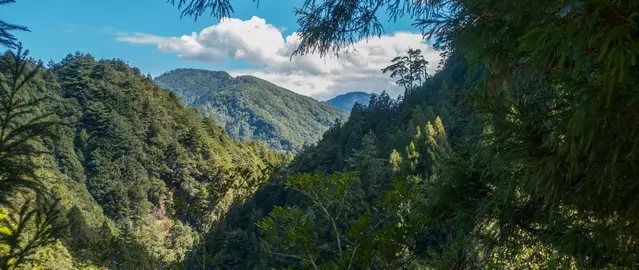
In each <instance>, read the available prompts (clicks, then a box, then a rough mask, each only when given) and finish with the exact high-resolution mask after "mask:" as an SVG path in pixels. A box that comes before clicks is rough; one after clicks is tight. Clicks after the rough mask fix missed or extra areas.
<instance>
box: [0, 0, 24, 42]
mask: <svg viewBox="0 0 639 270" xmlns="http://www.w3.org/2000/svg"><path fill="white" fill-rule="evenodd" d="M15 2H16V1H15V0H0V6H1V5H6V4H11V3H15ZM11 31H29V29H28V28H27V27H25V26H21V25H16V24H11V23H8V22H5V21H3V20H0V45H2V46H5V47H7V48H9V49H15V48H16V47H18V43H17V42H18V40H17V39H16V37H15V36H13V34H11V33H10V32H11Z"/></svg>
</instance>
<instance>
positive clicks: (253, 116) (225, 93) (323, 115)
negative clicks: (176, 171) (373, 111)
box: [154, 69, 347, 152]
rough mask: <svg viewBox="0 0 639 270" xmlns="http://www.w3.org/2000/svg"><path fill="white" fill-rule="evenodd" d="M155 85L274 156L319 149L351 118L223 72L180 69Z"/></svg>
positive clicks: (265, 84)
mask: <svg viewBox="0 0 639 270" xmlns="http://www.w3.org/2000/svg"><path fill="white" fill-rule="evenodd" d="M154 81H155V82H156V83H157V84H158V85H160V86H162V87H165V88H169V89H171V90H173V92H175V93H176V94H177V95H178V96H179V97H180V100H182V102H183V103H184V104H186V105H190V106H193V107H196V108H198V109H199V110H200V112H202V114H203V115H205V116H209V117H212V118H214V119H216V120H217V122H218V123H220V125H222V126H223V127H224V128H225V129H226V132H227V133H228V134H229V135H230V136H231V137H232V138H234V139H236V140H242V141H249V140H256V141H261V142H264V143H266V145H267V146H268V147H269V148H271V149H273V150H276V151H291V152H297V151H299V150H300V149H301V148H302V147H303V146H304V145H311V144H314V143H316V142H317V141H318V140H319V139H320V136H321V134H322V133H324V131H326V130H327V129H328V128H329V127H330V126H331V125H332V124H333V123H335V120H338V119H339V120H345V119H346V116H347V114H346V113H344V112H342V111H339V110H337V109H336V108H333V107H332V106H329V105H327V104H323V103H320V102H319V101H317V100H315V99H313V98H310V97H307V96H302V95H300V94H297V93H294V92H292V91H290V90H288V89H285V88H282V87H278V86H276V85H274V84H272V83H269V82H267V81H265V80H262V79H259V78H256V77H253V76H238V77H236V78H233V77H231V75H229V74H228V73H226V72H224V71H209V70H199V69H177V70H173V71H170V72H167V73H164V74H162V75H160V76H158V77H156V78H155V79H154Z"/></svg>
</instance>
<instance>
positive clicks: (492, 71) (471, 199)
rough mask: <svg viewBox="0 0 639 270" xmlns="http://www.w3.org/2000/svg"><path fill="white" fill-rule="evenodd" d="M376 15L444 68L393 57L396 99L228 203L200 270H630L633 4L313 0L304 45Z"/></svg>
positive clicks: (330, 134)
mask: <svg viewBox="0 0 639 270" xmlns="http://www.w3.org/2000/svg"><path fill="white" fill-rule="evenodd" d="M400 2H401V3H400ZM384 8H386V9H387V13H388V14H391V15H397V16H402V15H408V16H414V17H413V18H414V19H415V20H416V23H415V26H416V27H418V28H419V29H422V30H423V33H424V34H425V35H426V36H433V35H434V36H435V37H436V42H435V46H436V47H437V48H439V49H441V50H442V51H444V55H445V56H446V60H445V62H444V65H443V69H442V71H441V72H439V73H438V74H435V75H434V76H425V77H426V79H425V80H422V81H421V82H419V80H417V82H415V80H413V78H414V75H419V74H420V73H416V72H413V68H412V67H415V66H418V65H417V63H415V64H414V63H413V61H412V60H411V53H410V52H409V53H408V56H406V57H404V56H399V57H398V58H396V59H398V61H395V60H393V61H392V63H389V67H388V71H392V72H390V73H391V76H393V75H395V76H394V77H396V78H400V80H401V81H402V82H407V83H405V84H404V85H405V88H406V93H405V95H404V97H403V99H402V100H401V103H400V104H397V105H396V104H394V103H393V102H390V99H389V98H388V96H387V95H380V96H379V97H376V98H375V99H372V100H371V103H370V104H368V106H356V107H355V108H353V111H352V112H351V115H350V117H349V119H348V121H346V122H345V123H343V124H341V123H340V124H338V125H336V126H334V127H333V128H331V129H330V130H329V131H327V132H326V133H325V134H324V135H323V138H322V140H321V141H320V142H319V143H318V144H317V145H314V146H311V147H307V148H305V149H304V150H303V151H302V152H301V153H300V154H298V155H297V156H296V158H295V160H294V161H293V163H292V164H291V165H290V166H289V167H288V175H287V176H286V177H283V178H281V179H280V180H277V179H276V181H273V182H271V183H269V184H267V185H266V186H264V187H263V188H262V189H261V190H260V191H258V192H257V193H256V194H255V195H254V196H253V197H252V198H251V199H250V200H248V201H247V202H246V203H245V204H244V205H242V206H237V207H236V208H234V209H233V210H232V211H231V212H230V213H229V215H227V216H226V219H225V221H224V222H223V225H222V226H221V227H219V228H218V229H217V230H215V231H211V233H210V234H209V236H208V238H207V239H208V241H206V243H207V245H208V246H207V247H208V249H207V250H210V251H211V255H212V257H213V258H214V260H211V261H209V262H208V265H207V266H208V268H214V269H221V268H232V269H247V268H252V267H257V268H261V269H263V268H270V267H275V268H277V267H291V268H307V269H430V268H435V269H636V268H638V267H639V256H638V252H639V244H638V243H637V241H636V239H637V237H639V225H638V224H639V216H637V204H635V203H633V202H634V201H636V200H637V199H638V198H637V189H638V188H639V185H638V184H637V183H639V182H638V181H637V180H638V179H637V176H638V175H637V171H636V168H635V167H636V166H635V165H634V164H636V163H637V160H638V159H639V157H638V155H637V151H636V150H637V145H638V144H637V142H639V134H638V133H637V132H636V128H635V127H636V122H637V121H636V120H637V117H636V116H637V113H636V108H637V106H639V104H637V102H638V100H639V99H638V98H637V96H638V95H637V93H636V88H637V85H639V81H638V78H639V76H638V75H639V69H637V62H636V61H635V60H636V59H637V57H638V56H639V39H638V37H639V21H638V18H639V8H638V7H637V5H636V4H635V3H633V2H632V1H579V2H573V1H541V2H540V1H529V2H526V1H524V2H521V1H483V2H482V1H399V2H395V1H389V2H385V1H380V2H377V1H325V2H323V3H316V2H314V1H307V2H306V5H304V6H303V7H302V8H301V9H299V10H298V11H297V12H298V13H297V14H298V16H299V17H298V19H299V20H298V23H299V24H300V29H299V32H300V33H301V34H300V36H301V39H302V41H301V43H300V46H299V47H298V49H297V51H296V54H307V53H319V54H323V55H329V54H333V53H335V54H338V53H340V52H342V51H341V49H342V48H344V47H346V46H348V45H351V44H352V43H354V42H356V41H357V40H358V39H359V38H365V37H368V36H369V35H371V34H377V33H380V32H379V31H381V29H380V28H376V26H379V21H378V20H377V17H375V16H374V14H376V11H378V10H379V9H384ZM188 10H191V11H193V10H201V9H198V8H197V7H186V8H185V12H187V11H188ZM219 10H223V8H219ZM219 10H218V11H219ZM186 14H187V15H189V14H188V13H186ZM371 14H373V15H371ZM333 25H336V26H339V27H334V28H333V27H328V26H333ZM402 59H406V61H404V60H402ZM430 64H434V63H430ZM407 78H408V79H407ZM422 78H423V77H422ZM238 239H239V240H238ZM220 243H222V244H220ZM187 263H188V264H187V265H193V264H191V263H193V262H192V261H187Z"/></svg>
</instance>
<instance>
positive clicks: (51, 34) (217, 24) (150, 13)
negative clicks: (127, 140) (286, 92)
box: [0, 0, 440, 100]
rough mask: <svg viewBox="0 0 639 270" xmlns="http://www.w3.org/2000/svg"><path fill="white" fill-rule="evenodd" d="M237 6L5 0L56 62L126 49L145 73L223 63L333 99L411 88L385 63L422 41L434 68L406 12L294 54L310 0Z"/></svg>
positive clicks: (147, 0) (35, 52)
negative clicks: (328, 52)
mask: <svg viewBox="0 0 639 270" xmlns="http://www.w3.org/2000/svg"><path fill="white" fill-rule="evenodd" d="M232 4H233V7H234V10H235V12H234V13H233V14H231V16H230V18H228V19H226V20H222V21H220V20H218V19H216V18H213V17H209V16H206V15H205V16H202V17H200V18H198V20H197V21H195V20H194V19H193V18H190V17H184V18H180V11H179V10H178V9H177V8H176V7H174V6H172V5H171V4H170V3H167V1H165V0H109V1H98V0H56V1H53V0H17V1H16V3H14V4H9V5H4V6H0V14H2V19H3V20H5V21H6V22H9V23H13V24H19V25H24V26H27V27H28V28H29V29H30V30H31V31H30V32H14V34H15V35H16V36H17V37H18V39H19V40H20V41H21V42H22V43H23V45H24V46H25V47H26V48H27V49H29V50H30V52H31V56H32V57H34V58H38V59H41V60H43V61H45V63H46V62H48V61H50V60H52V61H56V62H57V61H60V60H62V58H64V57H65V56H66V55H67V54H69V53H74V52H77V51H79V52H82V53H90V54H91V55H93V56H94V57H96V58H97V59H102V58H106V59H113V58H119V59H122V60H124V61H126V62H128V63H129V64H130V65H132V66H135V67H137V68H139V69H140V70H141V71H142V72H143V73H145V74H146V73H149V74H151V75H152V76H154V77H155V76H159V75H161V74H162V73H164V72H167V71H170V70H173V69H176V68H201V69H209V70H224V71H227V72H228V73H229V74H231V75H233V76H238V75H253V76H256V77H259V78H262V79H265V80H268V81H270V82H272V83H275V84H277V85H279V86H282V87H285V88H287V89H290V90H292V91H294V92H297V93H299V94H303V95H306V96H311V97H314V98H316V99H318V100H326V99H329V98H332V97H334V96H336V95H339V94H343V93H347V92H352V91H364V92H369V93H381V92H382V91H387V92H388V93H389V94H390V95H391V96H392V97H396V96H397V95H398V94H400V93H401V92H403V90H401V88H400V87H398V86H397V85H395V84H394V81H395V79H392V78H390V77H389V76H388V74H383V73H382V72H381V69H382V68H383V67H385V66H387V65H388V64H389V63H390V62H391V60H392V59H393V58H394V57H396V56H398V55H401V54H403V53H405V52H406V51H407V50H408V48H409V47H410V48H417V49H421V50H422V54H423V55H424V57H425V59H426V60H428V61H429V62H430V63H431V65H430V66H429V71H430V72H431V73H433V72H434V71H435V70H436V68H437V63H438V62H439V59H440V57H439V52H437V51H436V50H434V49H433V48H432V47H431V46H430V45H429V44H427V42H425V40H424V38H423V37H422V35H421V34H420V33H418V32H417V31H416V29H415V28H414V27H412V26H411V25H410V24H411V21H410V19H408V18H405V19H401V20H398V21H397V22H387V20H386V19H385V18H384V17H383V16H384V14H380V18H382V22H384V34H383V35H382V37H381V38H378V37H370V38H368V39H365V40H362V41H360V42H358V43H357V44H355V46H354V47H355V49H356V50H357V52H356V53H351V54H349V55H348V56H340V57H339V58H335V57H324V58H321V57H319V56H318V55H305V56H295V57H293V58H290V55H291V53H292V52H293V50H294V49H295V48H296V46H297V44H298V43H299V38H298V36H297V35H296V32H295V31H296V30H297V29H298V25H297V22H296V19H297V18H296V17H295V15H294V14H293V9H294V8H295V7H301V5H302V4H303V0H260V5H259V7H258V6H257V4H256V3H254V2H253V1H251V0H232Z"/></svg>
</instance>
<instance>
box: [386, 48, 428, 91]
mask: <svg viewBox="0 0 639 270" xmlns="http://www.w3.org/2000/svg"><path fill="white" fill-rule="evenodd" d="M421 53H422V51H421V50H420V49H408V53H407V55H406V56H397V57H395V58H393V60H392V61H391V63H392V64H391V65H389V66H387V67H385V68H383V69H382V72H383V73H387V72H390V77H391V78H394V77H399V79H398V80H397V82H396V84H397V85H400V86H403V87H404V88H405V89H406V91H410V90H412V89H414V88H415V87H416V86H420V85H421V84H422V83H423V82H424V81H425V80H426V79H427V78H428V73H427V72H426V67H427V66H428V61H426V60H425V59H424V56H423V55H422V54H421Z"/></svg>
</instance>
